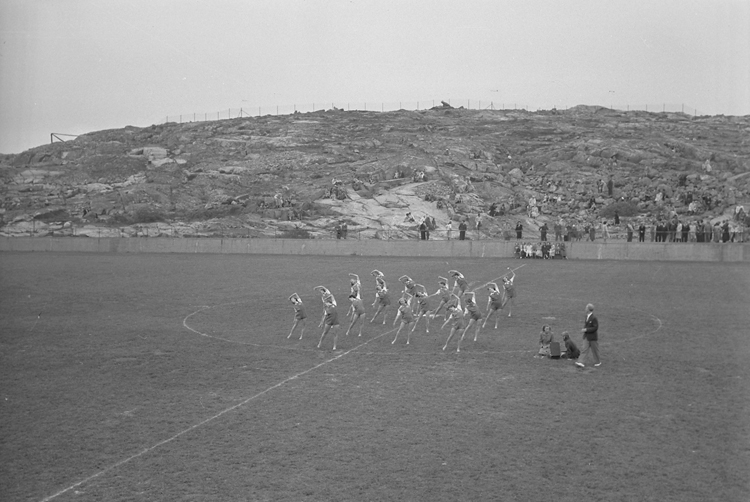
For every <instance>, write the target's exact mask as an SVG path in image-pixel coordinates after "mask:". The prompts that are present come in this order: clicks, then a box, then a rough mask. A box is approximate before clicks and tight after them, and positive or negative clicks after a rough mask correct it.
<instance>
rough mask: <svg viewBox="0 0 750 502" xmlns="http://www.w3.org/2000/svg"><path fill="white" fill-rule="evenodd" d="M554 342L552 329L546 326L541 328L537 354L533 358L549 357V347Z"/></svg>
mask: <svg viewBox="0 0 750 502" xmlns="http://www.w3.org/2000/svg"><path fill="white" fill-rule="evenodd" d="M554 341H555V335H554V334H553V333H552V328H551V327H549V326H548V325H547V324H545V325H544V326H542V332H541V333H539V352H537V354H536V355H535V356H534V357H539V358H541V357H549V356H550V355H551V353H550V349H549V346H550V344H551V343H552V342H554Z"/></svg>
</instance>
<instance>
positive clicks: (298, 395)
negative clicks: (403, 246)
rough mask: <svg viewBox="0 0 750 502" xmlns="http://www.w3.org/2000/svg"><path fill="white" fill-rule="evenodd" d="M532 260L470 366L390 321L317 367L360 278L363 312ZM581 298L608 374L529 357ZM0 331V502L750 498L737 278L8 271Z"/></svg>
mask: <svg viewBox="0 0 750 502" xmlns="http://www.w3.org/2000/svg"><path fill="white" fill-rule="evenodd" d="M521 264H524V265H525V266H524V267H523V268H521V269H520V270H519V271H518V277H517V278H516V285H517V290H518V298H517V304H516V307H515V308H514V311H513V317H511V318H508V317H503V318H502V319H501V320H500V327H499V329H498V330H493V329H490V327H489V325H488V328H487V329H485V330H483V331H482V332H481V334H480V336H479V339H478V341H477V342H476V343H474V342H471V341H469V342H465V345H464V348H465V350H464V349H462V351H461V353H460V354H457V353H456V352H455V343H454V344H453V345H452V350H451V351H450V352H448V353H444V352H443V351H441V347H442V345H443V343H444V342H445V339H446V338H447V335H448V329H447V328H446V330H444V331H439V330H438V329H437V328H438V326H435V325H433V326H432V329H431V332H430V333H429V334H425V333H424V329H423V326H422V329H418V330H417V333H415V336H414V337H413V338H412V343H411V344H410V345H409V346H406V345H404V344H403V342H404V339H403V338H402V339H401V340H400V341H399V342H398V343H397V344H396V345H392V344H391V340H392V338H393V334H394V329H393V327H392V326H391V324H390V323H391V322H392V320H393V315H394V313H395V312H394V311H392V312H391V313H390V314H389V324H388V325H386V326H385V327H384V326H382V325H370V324H368V325H366V327H365V329H364V333H363V336H362V337H361V338H359V337H356V336H349V337H344V336H343V332H344V331H345V328H346V325H345V324H344V325H343V326H342V328H343V329H342V330H341V334H340V336H339V350H337V351H336V352H333V351H331V345H332V340H331V339H330V338H329V339H327V340H325V341H324V342H323V346H324V348H323V349H322V350H319V349H316V348H315V345H316V344H317V342H318V338H319V335H320V330H319V329H318V328H317V324H318V321H319V319H320V317H319V316H320V314H321V307H322V304H321V303H320V300H319V296H318V295H317V293H315V292H314V291H313V289H312V288H313V287H314V286H317V285H319V284H322V285H325V286H327V287H328V288H330V289H331V291H332V292H333V293H334V294H335V295H336V297H337V299H338V303H339V311H340V317H341V318H342V323H343V322H348V320H347V319H346V318H344V313H345V311H346V306H347V301H346V295H347V292H348V278H347V273H348V272H354V273H357V274H359V275H360V276H361V277H362V279H363V285H364V288H363V291H364V297H365V303H366V305H367V306H368V309H369V305H370V304H371V303H372V298H373V294H374V281H373V280H372V277H371V276H370V275H369V272H370V271H371V270H372V269H373V268H377V269H380V270H382V271H383V272H385V274H386V278H387V279H388V281H389V285H390V289H391V291H395V290H397V289H398V287H397V286H398V283H397V281H396V279H397V278H398V277H399V276H400V275H402V274H408V275H410V276H412V277H413V278H414V279H416V280H417V281H418V282H421V283H423V284H425V285H426V286H428V288H429V289H430V290H435V289H437V276H438V275H446V272H447V271H448V270H449V269H458V270H461V271H462V272H463V273H464V274H465V275H466V276H467V278H468V279H469V280H470V281H479V285H481V284H482V283H484V282H486V281H488V280H491V279H494V278H497V277H499V276H501V275H502V274H503V273H505V271H506V267H508V266H514V267H515V266H519V265H521ZM295 291H296V292H298V293H299V294H300V295H301V296H302V297H303V299H304V300H305V302H306V305H307V310H308V314H309V316H310V317H309V318H308V324H307V330H306V333H305V337H304V338H303V340H301V341H297V340H287V338H286V336H287V334H288V332H289V329H290V328H291V325H292V322H293V311H292V309H291V307H290V305H289V303H288V301H287V297H288V296H289V295H290V294H291V293H293V292H295ZM478 299H479V303H480V305H481V306H482V307H484V306H485V305H486V299H487V296H486V291H485V290H484V289H480V290H478ZM587 302H593V303H595V304H596V313H597V316H598V318H599V322H600V348H601V353H602V360H603V364H602V366H601V367H599V368H592V369H586V370H578V369H576V368H575V367H574V366H573V365H572V363H571V362H569V361H564V360H547V359H535V358H533V357H532V356H533V355H534V353H535V352H536V348H537V341H538V334H539V331H540V328H541V325H542V324H551V325H552V326H553V329H554V331H555V333H556V335H557V337H558V339H559V335H560V333H561V332H562V331H563V330H568V331H570V332H571V334H572V336H573V338H574V339H575V340H576V341H578V340H580V328H581V326H582V323H583V319H584V307H585V305H586V303H587ZM369 312H370V313H371V312H372V310H371V309H370V311H369ZM0 330H1V334H0V382H2V383H1V384H0V448H1V449H0V500H3V501H43V500H45V501H46V500H55V501H71V500H75V501H125V500H144V501H161V500H164V501H172V500H175V501H190V500H195V501H303V500H310V501H384V500H393V501H409V500H420V501H463V500H465V501H478V500H518V501H548V500H556V501H574V500H575V501H579V500H585V501H594V500H596V501H600V500H604V501H609V500H616V501H671V500H673V501H701V502H703V501H747V500H750V481H749V480H750V476H749V475H748V474H749V473H750V418H749V417H750V382H749V381H748V376H749V375H750V371H749V370H748V358H749V357H750V267H748V266H747V265H743V264H721V263H665V262H658V263H657V262H613V261H537V260H525V261H513V260H479V259H477V260H458V259H456V260H454V259H451V260H449V261H445V260H444V259H443V260H438V259H394V258H388V259H385V258H384V259H379V258H357V257H347V258H330V257H329V258H324V257H306V256H295V257H282V256H239V255H163V254H159V255H106V254H54V253H26V254H16V253H3V254H0Z"/></svg>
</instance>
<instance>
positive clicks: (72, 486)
mask: <svg viewBox="0 0 750 502" xmlns="http://www.w3.org/2000/svg"><path fill="white" fill-rule="evenodd" d="M188 329H190V328H188ZM191 331H193V330H191ZM393 331H395V328H394V329H390V330H388V331H385V332H383V333H381V334H379V335H377V336H374V337H372V338H370V339H369V340H367V341H365V342H362V343H360V344H359V345H357V346H355V347H352V348H351V349H349V350H347V351H346V352H342V353H341V354H338V355H336V356H334V357H331V358H330V359H326V360H325V361H323V362H321V363H318V364H316V365H315V366H313V367H311V368H308V369H306V370H305V371H300V372H299V373H297V374H295V375H292V376H290V377H288V378H286V379H284V380H282V381H281V382H279V383H276V384H274V385H272V386H270V387H269V388H267V389H266V390H264V391H261V392H258V393H257V394H255V395H253V396H250V397H248V398H246V399H245V400H243V401H241V402H239V403H237V404H235V405H233V406H230V407H229V408H226V409H225V410H222V411H220V412H219V413H217V414H216V415H214V416H212V417H209V418H207V419H205V420H202V421H200V422H198V423H197V424H194V425H191V426H190V427H188V428H187V429H183V430H181V431H180V432H178V433H177V434H175V435H174V436H172V437H170V438H167V439H164V440H163V441H159V442H158V443H156V444H154V445H152V446H149V447H148V448H144V449H143V450H141V451H139V452H138V453H135V454H133V455H130V456H129V457H127V458H125V459H123V460H120V461H119V462H116V463H114V464H112V465H110V466H109V467H106V468H104V469H102V470H101V471H99V472H97V473H95V474H92V475H91V476H89V477H87V478H84V479H82V480H80V481H78V482H76V483H74V484H72V485H70V486H68V487H67V488H64V489H62V490H60V491H59V492H57V493H55V494H53V495H50V496H48V497H45V498H43V499H42V500H41V502H48V501H50V500H53V499H55V498H57V497H59V496H60V495H63V494H64V493H67V492H69V491H70V490H73V489H75V488H78V487H79V486H82V485H84V484H86V483H88V482H89V481H92V480H94V479H96V478H98V477H100V476H102V475H104V474H106V473H108V472H110V471H112V470H114V469H117V468H118V467H120V466H121V465H124V464H127V463H128V462H130V461H131V460H135V459H137V458H138V457H142V456H143V455H145V454H147V453H149V452H151V451H153V450H155V449H157V448H159V447H160V446H163V445H165V444H167V443H170V442H172V441H174V440H175V439H177V438H179V437H180V436H183V435H185V434H187V433H188V432H191V431H193V430H195V429H197V428H199V427H202V426H203V425H206V424H207V423H209V422H212V421H214V420H216V419H217V418H219V417H221V416H223V415H226V414H227V413H229V412H230V411H234V410H236V409H237V408H241V407H242V406H245V405H246V404H247V403H249V402H250V401H252V400H254V399H257V398H259V397H261V396H263V395H265V394H268V393H269V392H271V391H272V390H274V389H278V388H279V387H281V386H282V385H284V384H286V383H289V382H291V381H292V380H296V379H297V378H299V377H301V376H303V375H306V374H307V373H310V372H312V371H315V370H316V369H318V368H321V367H323V366H325V365H326V364H329V363H332V362H334V361H336V360H338V359H341V358H342V357H344V356H345V355H347V354H350V353H351V352H354V351H355V350H357V349H359V348H360V347H364V346H365V345H367V344H368V343H370V342H371V341H373V340H377V339H378V338H382V337H384V336H385V335H387V334H389V333H392V332H393Z"/></svg>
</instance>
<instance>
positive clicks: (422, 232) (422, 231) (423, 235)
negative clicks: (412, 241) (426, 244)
mask: <svg viewBox="0 0 750 502" xmlns="http://www.w3.org/2000/svg"><path fill="white" fill-rule="evenodd" d="M419 238H420V239H422V240H423V241H426V240H427V223H425V222H424V220H422V223H420V224H419Z"/></svg>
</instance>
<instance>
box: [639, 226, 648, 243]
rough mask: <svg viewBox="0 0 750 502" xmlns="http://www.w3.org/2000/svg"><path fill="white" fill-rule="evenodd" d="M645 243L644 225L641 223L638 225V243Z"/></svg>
mask: <svg viewBox="0 0 750 502" xmlns="http://www.w3.org/2000/svg"><path fill="white" fill-rule="evenodd" d="M645 241H646V225H644V224H643V222H641V224H640V225H638V242H645Z"/></svg>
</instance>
